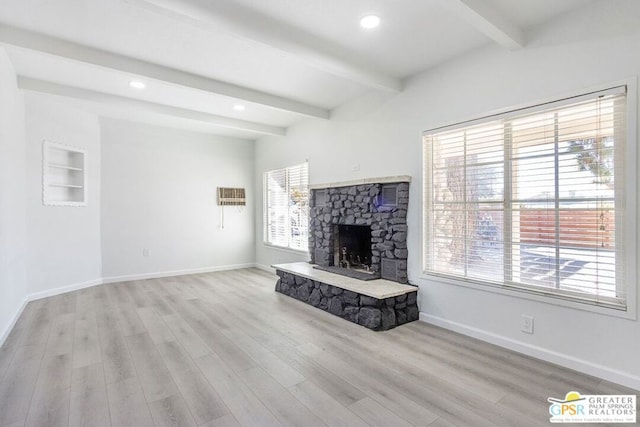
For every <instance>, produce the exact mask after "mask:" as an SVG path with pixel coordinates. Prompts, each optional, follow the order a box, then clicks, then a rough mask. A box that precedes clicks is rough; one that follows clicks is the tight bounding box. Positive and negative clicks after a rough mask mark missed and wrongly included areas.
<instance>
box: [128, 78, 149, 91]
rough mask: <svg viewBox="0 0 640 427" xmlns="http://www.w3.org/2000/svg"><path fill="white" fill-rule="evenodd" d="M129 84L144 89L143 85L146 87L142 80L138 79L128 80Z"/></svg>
mask: <svg viewBox="0 0 640 427" xmlns="http://www.w3.org/2000/svg"><path fill="white" fill-rule="evenodd" d="M129 86H131V87H132V88H134V89H144V88H145V87H147V85H146V84H145V83H144V82H141V81H140V80H131V81H130V82H129Z"/></svg>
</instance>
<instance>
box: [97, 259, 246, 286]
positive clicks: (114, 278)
mask: <svg viewBox="0 0 640 427" xmlns="http://www.w3.org/2000/svg"><path fill="white" fill-rule="evenodd" d="M255 266H256V264H254V263H246V264H230V265H220V266H215V267H198V268H188V269H183V270H171V271H158V272H155V273H142V274H128V275H124V276H111V277H103V278H102V283H118V282H128V281H131V280H145V279H157V278H160V277H172V276H185V275H187V274H198V273H212V272H214V271H227V270H239V269H241V268H252V267H255Z"/></svg>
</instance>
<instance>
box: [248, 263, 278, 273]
mask: <svg viewBox="0 0 640 427" xmlns="http://www.w3.org/2000/svg"><path fill="white" fill-rule="evenodd" d="M253 266H254V267H255V268H257V269H258V270H262V271H266V272H267V273H271V274H276V269H275V268H273V267H269V266H268V265H264V264H254V265H253Z"/></svg>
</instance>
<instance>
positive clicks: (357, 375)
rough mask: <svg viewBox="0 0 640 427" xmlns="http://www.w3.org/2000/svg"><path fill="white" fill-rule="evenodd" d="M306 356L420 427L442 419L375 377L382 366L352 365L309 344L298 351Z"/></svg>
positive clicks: (363, 362) (366, 363) (367, 362)
mask: <svg viewBox="0 0 640 427" xmlns="http://www.w3.org/2000/svg"><path fill="white" fill-rule="evenodd" d="M297 350H299V351H300V352H301V353H302V354H304V355H306V356H307V357H310V358H311V359H312V360H313V361H315V362H316V363H318V364H320V365H321V366H323V367H325V368H326V369H327V370H329V371H331V372H333V373H334V374H336V375H338V376H339V377H341V378H344V379H345V380H346V381H348V382H350V383H351V384H353V385H354V386H356V387H358V388H359V389H360V390H362V391H363V392H365V393H366V394H367V396H369V397H371V398H372V399H374V400H375V401H376V402H378V403H380V404H381V405H383V406H384V407H385V408H387V409H389V410H391V411H393V412H395V413H396V414H398V415H400V416H401V417H402V418H404V419H406V420H407V421H409V422H410V423H411V424H413V425H416V426H426V425H429V424H430V423H432V422H433V421H435V420H436V419H438V415H436V414H434V413H433V412H431V411H429V410H428V409H426V408H425V407H423V406H421V405H419V404H417V403H416V402H414V401H413V400H411V398H410V396H407V395H405V394H403V393H402V390H399V389H398V388H396V387H394V386H393V385H391V384H389V383H388V382H386V381H384V380H383V378H380V376H378V375H372V373H374V372H376V371H377V370H378V369H383V367H382V366H375V365H372V364H371V363H370V361H369V360H367V359H365V358H362V357H360V358H356V359H357V360H358V361H359V363H354V364H349V363H347V361H346V360H345V359H346V358H340V357H337V356H336V355H335V354H332V353H330V352H328V351H324V350H322V349H320V348H319V347H317V346H316V345H314V344H311V343H308V344H305V345H303V346H299V347H297Z"/></svg>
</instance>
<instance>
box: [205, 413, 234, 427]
mask: <svg viewBox="0 0 640 427" xmlns="http://www.w3.org/2000/svg"><path fill="white" fill-rule="evenodd" d="M200 427H240V424H238V421H237V420H236V418H235V417H234V416H233V415H225V416H224V417H220V418H216V419H215V420H211V421H209V422H208V423H204V424H201V425H200Z"/></svg>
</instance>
